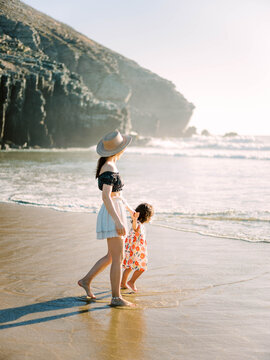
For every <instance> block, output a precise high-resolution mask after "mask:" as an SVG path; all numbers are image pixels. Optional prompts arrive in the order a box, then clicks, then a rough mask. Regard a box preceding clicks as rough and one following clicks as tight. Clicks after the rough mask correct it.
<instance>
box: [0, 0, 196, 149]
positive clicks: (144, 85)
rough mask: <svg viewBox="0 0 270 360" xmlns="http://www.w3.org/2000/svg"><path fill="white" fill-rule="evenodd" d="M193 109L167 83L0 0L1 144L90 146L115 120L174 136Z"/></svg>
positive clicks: (11, 0)
mask: <svg viewBox="0 0 270 360" xmlns="http://www.w3.org/2000/svg"><path fill="white" fill-rule="evenodd" d="M193 108H194V105H193V104H191V103H189V102H188V101H187V100H186V99H185V98H184V97H183V96H182V95H181V94H180V93H178V92H177V91H176V90H175V87H174V85H173V84H172V83H171V82H169V81H167V80H164V79H162V78H160V77H159V76H157V75H155V74H153V73H151V72H150V71H148V70H146V69H143V68H141V67H140V66H139V65H137V64H136V63H135V62H133V61H131V60H128V59H126V58H124V57H123V56H121V55H119V54H117V53H115V52H113V51H111V50H109V49H107V48H105V47H103V46H101V45H99V44H97V43H96V42H94V41H92V40H90V39H88V38H86V37H85V36H83V35H82V34H80V33H78V32H76V31H75V30H73V29H72V28H70V27H68V26H66V25H64V24H62V23H60V22H57V21H55V20H53V19H52V18H50V17H48V16H46V15H44V14H42V13H40V12H38V11H36V10H34V9H32V8H31V7H29V6H27V5H25V4H23V3H21V2H20V1H18V0H9V1H8V2H6V1H4V0H0V136H1V142H2V144H3V143H9V142H10V143H13V144H17V145H20V146H23V145H25V146H35V145H39V146H89V145H91V144H94V143H96V141H97V139H98V138H99V137H101V136H102V135H103V134H104V133H105V132H106V131H110V130H112V129H114V128H116V127H118V128H120V129H121V130H122V131H123V132H128V131H130V130H131V127H132V129H133V130H135V131H138V132H139V133H141V134H145V135H158V136H166V135H167V136H177V135H179V136H180V135H181V134H182V132H183V130H184V129H185V127H186V125H187V124H188V121H189V119H190V117H191V115H192V110H193Z"/></svg>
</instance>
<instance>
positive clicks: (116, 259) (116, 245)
mask: <svg viewBox="0 0 270 360" xmlns="http://www.w3.org/2000/svg"><path fill="white" fill-rule="evenodd" d="M107 241H108V250H109V254H110V255H111V258H112V265H111V272H110V278H111V287H112V301H111V305H113V306H130V305H132V304H131V303H130V302H128V301H126V300H124V299H122V298H121V294H120V281H121V267H122V261H123V257H124V256H123V251H124V241H123V239H121V237H114V238H109V239H107Z"/></svg>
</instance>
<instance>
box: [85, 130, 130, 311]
mask: <svg viewBox="0 0 270 360" xmlns="http://www.w3.org/2000/svg"><path fill="white" fill-rule="evenodd" d="M130 142H131V136H129V135H121V134H120V132H119V131H118V130H115V131H113V132H111V133H109V134H107V135H106V136H104V138H103V139H101V140H100V142H99V143H98V145H97V149H96V151H97V153H98V154H99V155H100V156H101V157H100V159H99V160H98V164H97V170H96V178H97V179H98V187H99V189H100V190H102V200H103V204H102V206H101V208H100V210H99V213H98V217H97V227H96V230H97V239H107V244H108V253H107V255H105V256H104V257H102V258H101V259H100V260H98V261H97V262H96V264H95V265H94V266H93V267H92V269H91V270H90V271H89V272H88V273H87V274H86V275H85V276H84V277H83V278H82V279H81V280H79V281H78V285H79V286H81V287H83V288H84V290H85V291H86V294H87V296H88V297H90V298H91V299H96V297H95V295H94V294H93V292H92V291H91V287H90V285H91V282H92V280H93V279H94V278H95V276H96V275H97V274H98V273H100V272H101V271H103V270H104V269H105V268H106V267H107V266H108V265H109V264H111V271H110V280H111V288H112V299H111V304H110V305H111V306H132V305H133V304H132V303H130V302H128V301H126V300H124V299H123V298H122V297H121V294H120V281H121V265H122V261H123V253H124V237H125V235H126V234H127V231H128V226H127V216H126V208H127V209H128V210H129V212H130V213H131V214H133V210H132V209H131V208H130V207H129V206H128V205H127V204H125V205H124V200H123V198H122V197H121V190H122V188H123V185H124V184H123V182H122V180H121V177H120V175H119V172H118V170H117V167H116V162H117V160H119V159H120V157H121V156H122V154H123V152H124V151H125V148H126V147H127V146H128V145H129V144H130Z"/></svg>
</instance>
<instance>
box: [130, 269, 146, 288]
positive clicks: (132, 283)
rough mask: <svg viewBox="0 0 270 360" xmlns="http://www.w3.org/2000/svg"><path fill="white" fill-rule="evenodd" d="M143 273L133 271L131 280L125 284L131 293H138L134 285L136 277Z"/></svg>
mask: <svg viewBox="0 0 270 360" xmlns="http://www.w3.org/2000/svg"><path fill="white" fill-rule="evenodd" d="M143 273H144V271H139V270H136V271H134V273H133V275H132V278H131V279H130V280H129V281H128V282H127V284H128V286H129V287H130V288H131V289H132V290H133V291H138V289H137V287H136V285H135V281H136V280H137V279H138V277H140V276H141V275H142V274H143Z"/></svg>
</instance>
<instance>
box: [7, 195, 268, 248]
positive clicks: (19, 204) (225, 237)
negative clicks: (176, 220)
mask: <svg viewBox="0 0 270 360" xmlns="http://www.w3.org/2000/svg"><path fill="white" fill-rule="evenodd" d="M1 204H3V205H14V206H26V207H28V206H29V207H35V208H38V209H48V210H53V211H58V212H62V213H72V214H89V215H90V214H91V215H96V214H97V212H90V211H89V212H87V211H69V210H64V209H60V208H56V207H55V208H54V207H50V206H46V205H44V206H42V205H36V204H34V203H29V202H26V201H20V202H11V201H10V202H4V201H0V206H1ZM151 226H154V227H160V228H165V229H169V230H174V231H179V232H183V233H191V234H197V235H200V236H206V237H212V238H215V239H225V240H234V241H235V240H236V241H244V242H247V243H251V244H270V241H268V240H249V239H245V238H240V237H236V236H235V237H234V236H227V235H223V236H222V235H215V234H211V233H209V234H207V233H203V232H202V231H200V230H192V229H179V228H176V227H173V226H170V225H165V224H155V223H151Z"/></svg>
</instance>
